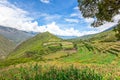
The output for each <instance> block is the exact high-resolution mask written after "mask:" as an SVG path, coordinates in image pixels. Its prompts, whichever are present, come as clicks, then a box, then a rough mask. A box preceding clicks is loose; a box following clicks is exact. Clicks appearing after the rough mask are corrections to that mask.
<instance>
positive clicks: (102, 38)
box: [72, 28, 117, 42]
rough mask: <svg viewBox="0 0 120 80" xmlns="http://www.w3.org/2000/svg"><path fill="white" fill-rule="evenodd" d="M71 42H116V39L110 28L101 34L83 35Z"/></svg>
mask: <svg viewBox="0 0 120 80" xmlns="http://www.w3.org/2000/svg"><path fill="white" fill-rule="evenodd" d="M72 40H87V41H98V42H111V41H117V38H116V37H115V31H113V29H111V28H110V29H109V30H106V31H103V32H101V33H97V34H92V35H85V36H82V37H79V38H75V39H72Z"/></svg>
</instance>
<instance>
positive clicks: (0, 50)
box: [0, 35, 15, 59]
mask: <svg viewBox="0 0 120 80" xmlns="http://www.w3.org/2000/svg"><path fill="white" fill-rule="evenodd" d="M14 48H15V44H14V43H13V42H12V41H10V40H8V39H7V38H5V37H3V36H2V35H0V59H3V58H5V57H6V56H7V55H8V54H9V52H11V51H12V50H13V49H14Z"/></svg>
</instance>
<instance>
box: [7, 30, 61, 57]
mask: <svg viewBox="0 0 120 80" xmlns="http://www.w3.org/2000/svg"><path fill="white" fill-rule="evenodd" d="M59 41H61V39H60V38H58V37H56V36H54V35H52V34H51V33H49V32H45V33H41V34H38V35H36V36H35V37H33V38H31V39H28V40H27V41H25V42H23V43H22V44H20V45H19V46H18V47H17V48H16V49H15V50H14V51H13V52H12V53H11V54H10V56H9V57H10V58H19V57H23V56H24V57H28V56H31V55H37V54H39V55H41V54H45V53H47V50H48V48H47V47H45V45H49V44H53V48H54V45H56V46H57V45H58V46H60V44H55V43H56V42H59ZM56 46H55V48H57V47H56ZM48 51H49V50H48ZM51 51H52V50H51Z"/></svg>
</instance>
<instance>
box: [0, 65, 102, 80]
mask: <svg viewBox="0 0 120 80" xmlns="http://www.w3.org/2000/svg"><path fill="white" fill-rule="evenodd" d="M0 80H103V76H102V75H100V74H98V73H95V71H93V70H90V69H78V68H75V67H73V66H71V67H68V68H58V67H54V66H52V67H45V66H44V67H43V66H40V65H35V66H30V67H29V68H24V67H21V68H17V69H12V70H8V71H7V72H4V73H2V75H1V76H0Z"/></svg>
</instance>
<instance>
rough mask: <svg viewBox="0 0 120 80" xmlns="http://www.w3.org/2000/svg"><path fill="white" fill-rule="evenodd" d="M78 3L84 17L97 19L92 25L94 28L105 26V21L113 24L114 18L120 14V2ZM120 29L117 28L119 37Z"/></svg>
mask: <svg viewBox="0 0 120 80" xmlns="http://www.w3.org/2000/svg"><path fill="white" fill-rule="evenodd" d="M78 3H79V5H78V6H79V9H80V11H81V13H82V15H83V17H85V18H87V17H89V18H94V19H95V21H94V22H93V23H92V24H91V25H92V26H93V27H98V26H100V25H103V24H104V22H105V21H108V22H112V21H113V19H112V18H113V17H114V16H115V15H117V14H120V0H78ZM119 22H120V21H119ZM119 24H120V23H118V25H119ZM119 27H120V26H118V27H117V28H116V32H117V33H118V35H119V34H120V32H119V31H120V28H119ZM119 39H120V37H119Z"/></svg>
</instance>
